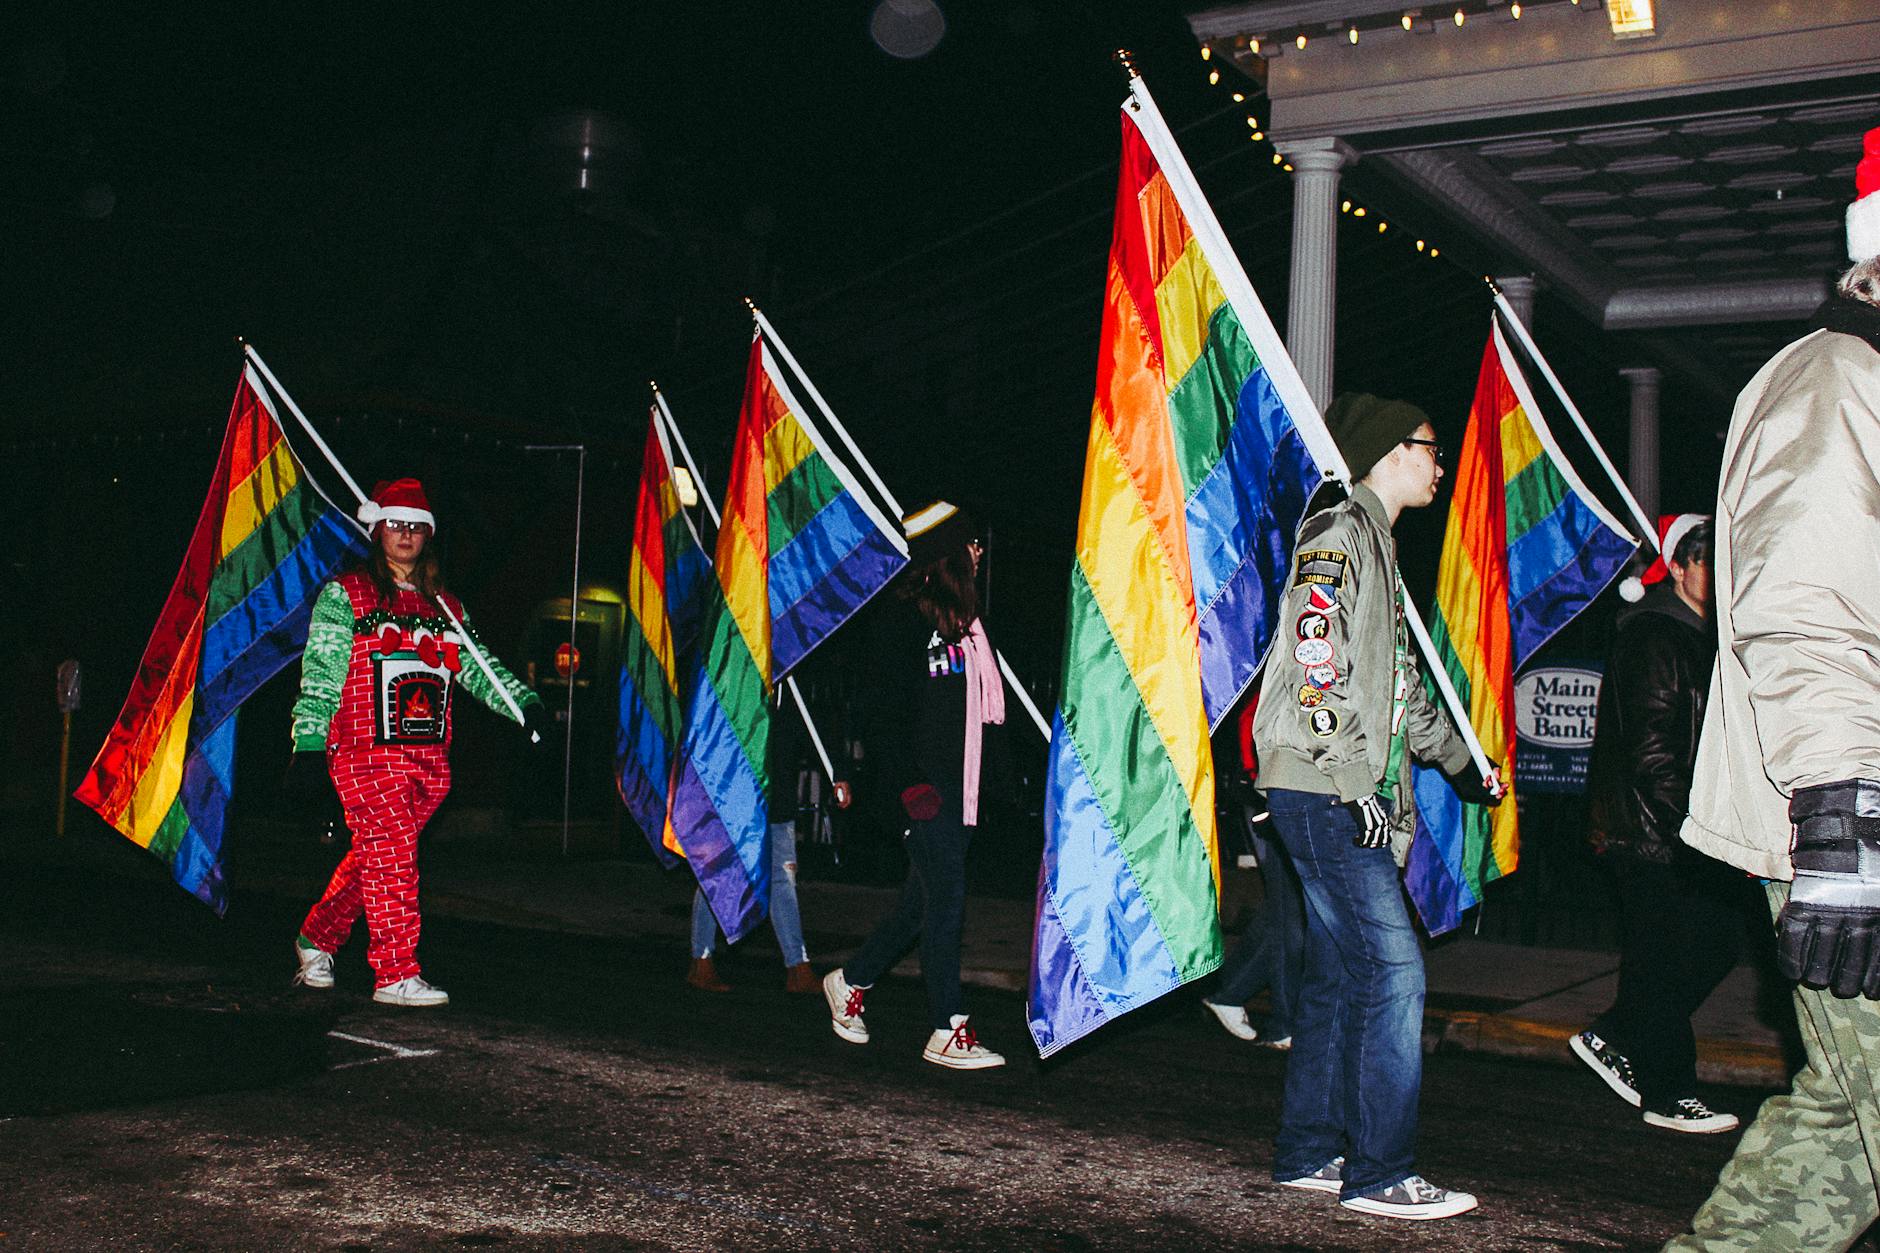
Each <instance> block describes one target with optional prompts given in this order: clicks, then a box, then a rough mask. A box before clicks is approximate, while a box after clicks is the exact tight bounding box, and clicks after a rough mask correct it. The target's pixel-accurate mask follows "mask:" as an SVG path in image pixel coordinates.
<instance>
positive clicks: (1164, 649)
mask: <svg viewBox="0 0 1880 1253" xmlns="http://www.w3.org/2000/svg"><path fill="white" fill-rule="evenodd" d="M1299 415H1309V416H1306V417H1305V418H1304V421H1303V422H1296V421H1295V418H1296V417H1297V416H1299ZM1308 430H1309V431H1310V433H1308ZM1323 432H1324V426H1323V423H1322V421H1320V419H1319V417H1318V414H1317V412H1316V410H1315V409H1314V408H1313V406H1312V403H1311V401H1310V399H1309V398H1308V397H1307V396H1306V393H1305V389H1304V387H1303V385H1301V384H1300V382H1299V379H1298V375H1297V373H1296V371H1295V370H1294V369H1293V367H1292V363H1291V362H1290V360H1288V359H1287V358H1286V355H1285V352H1284V350H1283V349H1282V348H1281V346H1280V343H1279V338H1278V336H1277V335H1276V334H1275V333H1274V331H1273V327H1272V323H1271V322H1270V321H1269V320H1268V318H1267V316H1266V313H1265V311H1264V310H1263V309H1262V308H1261V306H1260V303H1259V300H1258V298H1257V297H1256V296H1255V295H1254V293H1253V288H1252V286H1251V285H1250V284H1249V283H1248V282H1247V279H1246V275H1245V273H1244V272H1243V271H1242V270H1241V268H1240V266H1239V263H1238V261H1237V260H1236V258H1235V257H1234V255H1233V252H1232V250H1231V249H1230V248H1229V247H1228V245H1227V242H1226V238H1225V236H1224V235H1222V234H1221V231H1220V227H1219V225H1218V223H1216V222H1215V221H1214V217H1213V214H1212V213H1211V212H1210V211H1209V209H1208V207H1207V203H1206V201H1205V200H1204V199H1203V198H1202V196H1201V193H1200V191H1199V189H1198V188H1197V187H1196V186H1195V183H1194V180H1193V176H1192V175H1191V174H1190V173H1189V171H1188V168H1187V165H1186V163H1185V162H1184V161H1183V160H1182V157H1181V153H1180V151H1179V150H1178V149H1177V148H1176V146H1175V142H1174V139H1173V137H1172V136H1171V135H1170V134H1169V132H1168V130H1167V127H1166V125H1165V124H1164V123H1163V121H1162V119H1161V116H1160V115H1159V114H1158V113H1157V112H1156V111H1155V108H1154V105H1153V103H1152V102H1151V101H1150V100H1149V97H1148V93H1147V91H1146V89H1145V88H1144V87H1143V86H1142V84H1141V80H1140V79H1138V80H1136V82H1135V85H1134V86H1133V87H1132V92H1131V98H1130V100H1129V101H1128V102H1127V103H1126V104H1125V105H1124V107H1123V148H1122V166H1121V174H1120V178H1119V180H1118V185H1117V193H1116V218H1115V225H1114V228H1113V234H1112V236H1111V244H1110V262H1109V279H1108V282H1107V285H1106V290H1105V299H1104V309H1103V329H1102V341H1101V348H1100V355H1099V357H1098V362H1097V391H1096V400H1095V403H1094V405H1093V407H1092V414H1091V422H1090V440H1089V446H1088V452H1087V454H1086V460H1085V466H1084V487H1083V501H1082V506H1081V510H1080V513H1079V516H1078V523H1077V559H1076V563H1075V565H1074V566H1073V567H1072V570H1071V587H1070V607H1069V624H1068V629H1067V640H1066V644H1065V657H1064V682H1063V688H1062V693H1063V694H1062V696H1061V698H1060V703H1059V706H1058V710H1057V716H1056V718H1055V720H1054V725H1053V728H1052V734H1051V748H1050V758H1049V765H1048V769H1047V778H1046V789H1047V790H1046V797H1045V847H1044V860H1043V864H1042V866H1041V867H1040V870H1039V878H1038V913H1037V929H1036V934H1035V936H1034V940H1033V947H1032V963H1031V986H1030V1004H1029V1008H1028V1017H1029V1020H1030V1026H1031V1033H1032V1037H1033V1039H1034V1040H1035V1041H1036V1043H1037V1045H1038V1050H1039V1052H1040V1054H1041V1055H1044V1056H1049V1055H1050V1054H1051V1053H1053V1052H1055V1051H1057V1050H1058V1049H1060V1048H1063V1047H1064V1046H1065V1045H1067V1044H1069V1043H1071V1042H1072V1041H1074V1040H1077V1039H1078V1038H1080V1037H1082V1036H1084V1035H1086V1034H1087V1033H1089V1032H1091V1031H1093V1030H1095V1029H1096V1028H1097V1027H1099V1026H1102V1025H1103V1024H1104V1023H1106V1022H1108V1021H1110V1020H1111V1019H1113V1018H1116V1017H1117V1016H1119V1015H1121V1014H1123V1013H1125V1012H1127V1011H1129V1010H1131V1009H1134V1008H1136V1007H1137V1006H1140V1005H1142V1004H1145V1003H1146V1002H1148V1001H1150V1000H1153V999H1154V998H1156V997H1158V996H1160V995H1162V994H1163V993H1165V992H1168V991H1170V990H1172V989H1174V988H1176V987H1179V986H1180V985H1181V984H1183V983H1185V982H1187V981H1188V980H1190V979H1195V978H1198V977H1200V976H1202V975H1205V974H1207V973H1208V972H1209V971H1211V970H1213V969H1214V968H1215V967H1216V966H1218V965H1219V964H1220V960H1221V931H1220V919H1219V914H1218V905H1217V887H1218V884H1219V872H1218V866H1217V855H1218V849H1217V843H1216V833H1215V817H1214V777H1213V767H1212V763H1211V758H1210V755H1209V747H1208V740H1209V734H1210V732H1211V730H1212V729H1213V727H1214V726H1215V725H1217V724H1218V723H1219V721H1220V720H1221V718H1222V717H1223V716H1225V715H1226V713H1227V712H1228V711H1229V710H1230V709H1231V708H1232V707H1233V705H1234V703H1235V701H1236V700H1237V699H1238V698H1239V696H1240V694H1241V692H1242V691H1243V690H1244V689H1245V688H1246V686H1247V684H1248V683H1249V682H1250V681H1251V680H1252V678H1253V676H1254V674H1255V672H1256V671H1257V670H1258V668H1259V663H1260V660H1261V656H1262V654H1263V653H1264V651H1265V649H1266V646H1267V644H1268V642H1269V641H1270V639H1271V638H1272V634H1273V626H1274V617H1275V611H1276V609H1277V607H1278V605H1279V601H1280V597H1281V594H1282V592H1283V590H1284V588H1283V583H1284V580H1285V577H1286V573H1287V567H1288V564H1289V562H1290V559H1291V551H1292V539H1293V533H1294V531H1295V529H1296V528H1297V526H1298V522H1299V518H1300V516H1301V515H1302V514H1303V512H1304V509H1305V505H1306V501H1307V498H1308V496H1309V495H1310V493H1311V491H1312V490H1313V488H1314V487H1315V486H1316V485H1317V484H1318V482H1319V481H1320V479H1321V477H1322V476H1321V474H1320V469H1319V467H1320V466H1321V465H1323V466H1328V467H1330V466H1342V463H1341V462H1339V461H1338V460H1337V454H1336V450H1335V449H1332V448H1331V446H1330V439H1329V436H1325V435H1324V434H1323ZM1308 443H1310V447H1308Z"/></svg>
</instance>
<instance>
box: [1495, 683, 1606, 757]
mask: <svg viewBox="0 0 1880 1253" xmlns="http://www.w3.org/2000/svg"><path fill="white" fill-rule="evenodd" d="M1599 684H1600V674H1599V672H1598V671H1597V670H1583V669H1581V668H1579V667H1577V666H1541V667H1537V668H1535V669H1533V670H1529V671H1528V672H1527V673H1526V674H1523V675H1522V676H1521V677H1520V678H1518V679H1516V680H1515V683H1514V728H1515V733H1516V734H1518V735H1519V736H1520V737H1521V738H1522V739H1524V740H1531V741H1533V742H1534V743H1536V744H1541V745H1545V746H1546V747H1548V748H1590V747H1591V746H1592V743H1593V722H1594V720H1595V718H1596V716H1597V715H1598V713H1599Z"/></svg>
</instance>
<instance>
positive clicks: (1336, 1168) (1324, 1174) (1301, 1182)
mask: <svg viewBox="0 0 1880 1253" xmlns="http://www.w3.org/2000/svg"><path fill="white" fill-rule="evenodd" d="M1278 1182H1279V1186H1280V1187H1282V1188H1304V1189H1305V1190H1306V1191H1307V1192H1331V1193H1334V1194H1335V1193H1337V1192H1338V1191H1339V1190H1340V1189H1342V1188H1343V1187H1344V1186H1345V1155H1344V1154H1343V1153H1340V1154H1339V1155H1338V1156H1337V1157H1334V1158H1333V1159H1332V1160H1331V1161H1329V1162H1327V1163H1325V1165H1323V1166H1321V1167H1319V1168H1318V1169H1317V1170H1315V1171H1313V1172H1312V1173H1311V1174H1309V1175H1300V1176H1299V1177H1298V1178H1296V1179H1281V1180H1279V1181H1278Z"/></svg>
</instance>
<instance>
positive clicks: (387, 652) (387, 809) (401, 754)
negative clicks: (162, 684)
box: [287, 479, 542, 1006]
mask: <svg viewBox="0 0 1880 1253" xmlns="http://www.w3.org/2000/svg"><path fill="white" fill-rule="evenodd" d="M358 518H359V521H360V522H361V523H363V524H364V525H365V526H367V527H369V528H370V529H371V534H372V541H373V547H372V550H371V552H370V554H369V555H368V556H367V558H366V561H365V564H364V565H363V566H362V567H361V568H359V569H356V570H353V571H351V572H349V573H346V574H343V575H341V576H340V577H339V578H337V579H334V580H332V581H331V582H329V583H327V584H326V585H325V586H324V587H322V588H321V589H320V595H319V597H318V598H317V599H316V600H315V602H314V607H313V618H312V622H311V623H310V624H309V626H308V629H307V649H306V652H305V653H304V654H303V656H302V658H301V668H300V698H299V699H298V700H297V701H295V702H294V713H293V735H294V756H293V759H292V761H291V762H290V764H289V766H288V779H287V782H288V788H287V790H288V792H289V794H290V795H292V796H294V797H295V798H296V799H298V800H299V801H301V802H302V804H303V805H304V806H306V807H307V808H308V809H309V810H311V811H313V812H314V813H315V814H316V816H318V815H319V814H320V811H322V810H324V811H328V812H331V811H333V810H336V809H337V810H342V811H343V813H344V817H345V822H346V828H347V830H348V831H349V832H351V834H352V847H351V849H350V850H348V852H347V854H346V856H345V858H344V860H342V861H341V862H340V864H339V868H338V869H337V870H335V871H334V872H333V878H332V880H331V881H330V882H329V883H328V884H327V888H326V894H325V895H324V896H322V897H321V898H320V900H319V903H318V904H316V905H315V906H314V907H313V909H312V910H311V911H309V912H308V914H307V918H306V921H305V922H303V923H302V924H301V927H300V936H299V939H298V941H297V942H296V943H295V946H294V954H295V957H296V958H297V960H298V961H299V963H300V970H299V973H298V974H297V975H295V982H296V983H299V984H304V985H305V986H307V987H310V988H330V987H332V986H333V954H334V953H335V952H337V951H338V950H339V947H340V945H342V944H344V943H345V942H346V937H347V935H348V934H350V933H351V931H352V926H353V922H354V920H355V919H357V918H358V917H359V914H360V912H361V910H363V911H364V913H365V916H366V930H367V932H368V933H369V937H370V939H369V942H368V944H367V947H366V960H367V961H369V962H370V963H371V964H372V969H373V972H374V974H375V976H376V984H377V986H376V988H375V990H374V991H373V993H372V999H373V1000H374V1001H377V1002H379V1003H380V1004H383V1005H404V1006H433V1005H444V1004H448V1003H449V1001H450V997H449V996H448V995H446V994H445V992H444V990H443V989H442V988H438V987H434V986H432V985H431V984H430V983H427V982H426V981H425V979H424V977H423V976H422V975H421V974H419V970H418V926H419V919H418V833H419V832H420V831H422V830H423V829H424V824H425V823H426V822H428V821H430V818H431V815H432V814H434V813H436V812H437V807H438V805H439V804H440V803H441V802H442V801H443V799H444V796H445V794H446V793H447V792H449V791H450V733H451V706H452V700H451V696H452V692H453V691H454V689H455V688H456V687H458V686H459V685H461V686H462V687H463V689H464V690H465V691H466V692H468V693H469V694H470V695H471V696H473V697H475V698H476V699H477V700H478V701H479V702H481V703H482V704H484V705H487V706H488V707H489V708H490V709H492V710H494V711H495V712H497V713H498V714H500V715H502V716H503V717H505V718H509V719H511V720H515V721H520V722H521V723H522V725H523V726H524V728H525V729H527V730H529V731H531V732H532V733H533V732H535V730H536V726H537V723H538V722H539V721H540V720H541V718H542V698H541V697H540V696H537V695H536V694H535V693H534V692H532V691H530V690H529V689H528V688H527V687H525V686H524V685H523V684H522V683H521V682H520V681H519V680H518V679H517V678H516V677H515V676H514V675H512V674H511V673H510V672H509V671H508V670H506V669H505V668H504V667H503V665H502V663H501V662H499V661H497V660H496V659H495V657H493V656H491V655H490V653H489V650H488V649H486V648H483V647H481V646H480V644H478V643H477V642H476V639H475V636H474V634H469V635H466V633H467V632H469V631H470V625H469V616H468V614H466V613H465V612H464V608H463V604H462V602H460V601H458V599H457V598H456V597H455V596H452V595H451V594H450V593H449V592H447V591H445V590H444V587H443V583H442V581H441V579H440V576H439V567H438V560H437V554H436V552H434V551H433V550H432V549H431V546H430V541H431V537H432V535H433V534H434V533H435V532H436V529H437V519H436V518H435V517H434V516H433V515H432V513H431V507H430V503H429V502H428V501H427V500H426V499H425V494H424V485H423V484H421V483H419V482H418V480H416V479H398V480H397V481H395V482H391V483H380V484H379V485H378V486H377V487H376V488H374V489H373V491H372V499H370V500H368V501H366V502H365V503H363V504H361V505H360V506H359V509H358ZM453 618H454V619H455V621H454V622H453V620H452V619H453ZM459 626H461V628H462V629H461V630H460V629H459Z"/></svg>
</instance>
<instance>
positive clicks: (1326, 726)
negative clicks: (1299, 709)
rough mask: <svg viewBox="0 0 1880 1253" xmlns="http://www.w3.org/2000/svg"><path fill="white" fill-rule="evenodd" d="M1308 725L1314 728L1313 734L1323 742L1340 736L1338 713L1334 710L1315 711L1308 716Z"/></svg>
mask: <svg viewBox="0 0 1880 1253" xmlns="http://www.w3.org/2000/svg"><path fill="white" fill-rule="evenodd" d="M1306 724H1307V725H1308V726H1310V727H1311V728H1312V734H1314V735H1316V736H1318V737H1319V738H1320V739H1322V740H1326V739H1330V738H1331V737H1332V736H1334V735H1337V734H1338V712H1337V711H1336V710H1332V709H1314V710H1313V711H1312V712H1311V713H1310V714H1308V715H1306Z"/></svg>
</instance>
